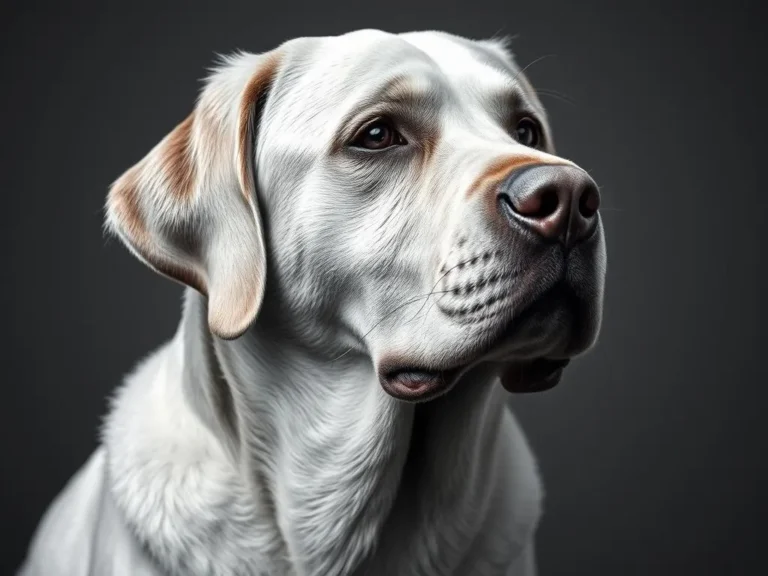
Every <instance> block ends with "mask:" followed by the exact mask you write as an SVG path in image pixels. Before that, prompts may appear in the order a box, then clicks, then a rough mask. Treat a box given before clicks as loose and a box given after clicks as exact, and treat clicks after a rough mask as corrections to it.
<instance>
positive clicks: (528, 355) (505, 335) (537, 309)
mask: <svg viewBox="0 0 768 576" xmlns="http://www.w3.org/2000/svg"><path fill="white" fill-rule="evenodd" d="M599 323H600V320H599V307H598V306H597V305H590V304H588V303H585V302H583V301H580V300H579V299H577V298H576V297H575V296H574V295H573V293H572V292H571V291H570V290H569V289H568V288H567V287H563V286H556V287H555V288H553V289H552V290H550V291H548V292H547V294H545V295H543V296H542V297H541V298H538V299H537V300H536V301H535V302H534V303H533V304H532V305H531V306H529V307H528V308H527V309H525V310H524V311H523V312H522V313H521V314H519V315H516V316H515V317H513V318H512V319H508V320H506V321H500V322H499V325H498V326H496V327H494V328H493V329H491V330H490V331H489V332H487V333H486V334H484V335H483V337H482V338H479V339H478V341H482V342H484V344H483V345H479V344H478V345H475V346H472V345H471V344H470V347H469V348H467V349H466V350H464V351H457V353H456V354H455V355H454V357H453V360H452V361H451V362H450V363H448V362H445V363H440V364H442V365H435V364H432V365H426V363H424V364H421V365H420V364H419V363H418V362H414V363H408V362H407V361H403V360H402V359H401V360H398V361H394V360H390V361H385V362H383V363H381V364H380V366H379V380H380V382H381V385H382V387H383V388H384V390H385V391H386V392H387V393H388V394H390V395H391V396H393V397H395V398H397V399H399V400H404V401H409V402H424V401H428V400H432V399H434V398H436V397H438V396H441V395H442V394H444V393H446V392H448V391H449V390H450V389H451V388H452V387H453V386H454V385H455V384H456V383H457V382H458V381H459V380H460V379H461V377H462V376H463V375H465V374H466V373H467V372H468V371H469V370H471V369H472V368H474V367H476V366H478V365H480V364H489V365H491V366H492V367H493V369H494V371H495V372H496V373H497V374H498V375H499V377H500V380H501V384H502V386H503V387H504V388H505V389H506V390H507V391H509V392H512V393H515V394H524V393H532V392H543V391H545V390H549V389H551V388H553V387H555V386H556V385H557V384H558V383H559V382H560V381H561V379H562V376H563V371H564V369H565V367H566V366H567V365H568V364H569V362H570V360H571V359H572V358H573V357H574V356H577V355H579V354H581V353H583V352H585V351H587V350H588V349H589V348H591V346H592V345H593V344H594V341H595V339H596V337H597V331H598V329H599Z"/></svg>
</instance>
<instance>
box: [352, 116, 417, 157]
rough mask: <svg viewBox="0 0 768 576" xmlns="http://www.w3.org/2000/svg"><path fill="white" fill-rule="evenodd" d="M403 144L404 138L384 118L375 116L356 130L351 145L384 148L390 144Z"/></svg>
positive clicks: (369, 148) (373, 148)
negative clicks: (374, 118)
mask: <svg viewBox="0 0 768 576" xmlns="http://www.w3.org/2000/svg"><path fill="white" fill-rule="evenodd" d="M403 144H405V139H404V138H403V137H402V136H401V135H400V133H399V132H398V131H397V130H395V127H394V126H393V125H392V122H391V121H390V120H388V119H386V118H377V119H376V120H374V121H373V122H371V123H370V124H366V125H365V127H364V128H363V129H362V130H360V132H358V134H357V136H355V139H354V140H353V141H352V146H355V147H356V148H365V149H366V150H384V149H385V148H389V147H390V146H398V145H403Z"/></svg>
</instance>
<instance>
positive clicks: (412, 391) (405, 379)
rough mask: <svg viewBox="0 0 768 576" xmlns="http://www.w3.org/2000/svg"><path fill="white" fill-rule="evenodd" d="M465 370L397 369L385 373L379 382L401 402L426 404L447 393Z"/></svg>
mask: <svg viewBox="0 0 768 576" xmlns="http://www.w3.org/2000/svg"><path fill="white" fill-rule="evenodd" d="M465 368H466V365H463V366H459V367H456V368H450V369H447V370H431V369H426V368H422V367H413V366H407V367H396V368H390V369H387V370H385V371H383V372H382V373H381V375H380V377H379V380H380V381H381V385H382V387H383V388H384V390H385V391H386V392H388V393H389V394H390V395H391V396H394V397H395V398H397V399H399V400H407V401H411V402H424V401H427V400H432V399H434V398H436V397H437V396H440V395H441V394H443V393H444V392H447V391H448V389H450V388H451V386H453V384H454V383H455V381H456V379H457V377H458V376H459V375H460V374H461V373H462V372H463V371H464V369H465Z"/></svg>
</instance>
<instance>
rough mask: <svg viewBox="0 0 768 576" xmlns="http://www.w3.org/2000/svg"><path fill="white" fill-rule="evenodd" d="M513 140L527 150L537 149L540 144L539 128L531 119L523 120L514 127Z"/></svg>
mask: <svg viewBox="0 0 768 576" xmlns="http://www.w3.org/2000/svg"><path fill="white" fill-rule="evenodd" d="M513 136H514V138H515V140H517V141H518V142H520V144H522V145H523V146H528V148H538V147H539V145H540V144H541V140H542V137H541V126H540V125H539V123H538V122H536V120H533V119H532V118H523V119H521V120H520V121H519V122H518V123H517V126H515V132H514V134H513Z"/></svg>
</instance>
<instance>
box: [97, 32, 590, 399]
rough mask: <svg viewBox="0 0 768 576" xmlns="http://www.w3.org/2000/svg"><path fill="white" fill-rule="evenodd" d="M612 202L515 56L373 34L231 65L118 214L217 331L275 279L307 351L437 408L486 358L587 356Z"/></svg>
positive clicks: (134, 183)
mask: <svg viewBox="0 0 768 576" xmlns="http://www.w3.org/2000/svg"><path fill="white" fill-rule="evenodd" d="M599 202H600V197H599V193H598V190H597V186H596V185H595V183H594V182H593V180H592V179H591V178H590V176H589V175H588V174H587V173H586V172H585V171H584V170H583V169H581V168H579V167H578V166H576V165H575V164H574V163H572V162H570V161H568V160H566V159H563V158H561V157H558V156H556V155H555V153H554V149H553V145H552V137H551V134H550V130H549V127H548V125H547V120H546V116H545V112H544V110H543V108H542V106H541V103H540V102H539V100H538V99H537V97H536V93H535V92H534V90H533V89H532V87H531V85H530V84H529V83H528V81H527V80H526V79H525V77H524V75H523V73H522V72H521V70H520V69H519V68H518V67H517V65H516V64H515V63H514V61H513V60H512V58H511V57H510V56H509V55H508V53H507V52H506V50H505V49H504V47H503V46H502V45H501V44H500V43H497V42H491V41H488V42H475V41H469V40H465V39H462V38H459V37H455V36H451V35H447V34H443V33H437V32H423V33H411V34H402V35H392V34H387V33H383V32H378V31H372V30H366V31H359V32H354V33H350V34H346V35H343V36H339V37H333V38H304V39H299V40H294V41H290V42H287V43H285V44H283V45H282V46H280V47H279V48H277V49H276V50H274V51H273V52H270V53H266V54H261V55H248V54H240V55H237V56H235V57H232V58H229V59H227V60H226V61H225V62H223V63H222V65H221V66H220V67H219V68H218V69H217V71H216V72H215V73H214V74H213V75H212V76H211V77H210V78H209V80H208V82H207V85H206V87H205V89H204V90H203V92H202V94H201V97H200V99H199V101H198V103H197V106H196V107H195V109H194V111H193V112H192V114H191V115H190V116H189V117H188V118H187V119H186V120H185V121H184V122H182V123H181V124H180V125H179V126H178V127H177V128H176V129H175V130H173V131H172V132H171V133H170V134H169V135H168V136H167V137H166V138H165V139H164V140H163V141H162V142H160V144H158V145H157V146H156V147H155V148H154V149H153V150H152V151H151V152H150V153H149V154H148V155H147V156H146V157H145V158H144V159H143V160H142V161H141V162H139V163H138V164H137V165H136V166H134V167H133V168H131V169H130V170H129V171H128V172H126V173H125V174H124V175H123V176H122V177H121V178H120V179H119V180H118V181H117V182H116V183H115V184H114V185H113V187H112V188H111V190H110V194H109V197H108V202H107V221H108V224H109V226H110V228H111V229H112V230H114V231H115V232H116V233H117V234H118V235H119V236H120V238H121V239H122V240H123V241H124V242H125V243H126V244H127V246H128V247H129V248H130V249H131V251H132V252H133V253H134V254H135V255H136V256H137V257H139V258H140V259H141V260H142V261H144V262H145V263H146V264H148V265H149V266H150V267H152V268H153V269H155V270H157V271H159V272H161V273H162V274H165V275H166V276H169V277H171V278H173V279H175V280H177V281H179V282H182V283H184V284H186V285H189V286H192V287H194V288H195V289H197V290H199V291H200V292H202V293H203V294H206V295H207V296H208V310H209V312H208V313H209V325H210V328H211V331H212V332H213V333H214V334H216V335H218V336H219V337H221V338H236V337H238V336H240V335H242V334H243V333H244V332H245V331H246V330H247V329H248V327H249V326H250V325H251V324H252V323H253V322H254V320H255V318H256V317H257V315H258V313H259V310H260V308H261V306H262V301H263V300H264V298H265V286H268V287H269V290H267V291H266V294H267V300H268V301H269V299H270V298H273V299H274V300H275V302H274V305H275V307H276V308H279V310H280V315H281V317H282V318H283V319H284V321H285V322H290V323H292V324H293V326H294V327H295V328H296V329H297V330H298V332H299V333H300V334H303V336H302V337H303V338H304V339H305V340H306V341H307V342H306V343H307V344H308V345H312V346H321V347H324V350H325V352H327V353H328V354H334V353H337V352H339V351H343V350H344V349H349V348H351V349H353V350H355V351H357V352H360V353H363V354H366V355H368V357H369V358H370V359H371V361H372V363H373V365H374V366H375V369H376V370H377V371H378V374H379V378H380V380H381V383H382V385H383V386H384V388H385V390H387V392H389V393H390V394H392V395H393V396H396V397H398V398H402V399H410V400H424V399H428V398H433V397H435V396H436V395H438V394H440V393H442V392H444V391H445V390H447V389H448V388H450V387H451V386H452V385H453V383H454V382H455V381H456V380H457V378H458V377H459V376H460V375H461V374H462V373H464V372H465V371H466V370H468V369H469V368H471V367H472V366H476V365H478V363H487V365H489V366H493V367H495V369H498V371H499V373H500V374H502V375H503V377H502V381H503V382H504V383H505V385H506V386H507V387H508V388H509V389H510V390H515V391H530V390H541V389H545V388H548V387H550V386H552V385H554V384H556V383H557V381H558V380H559V378H560V374H561V372H562V368H563V366H564V365H565V364H566V363H567V362H568V360H569V359H570V358H572V357H573V356H575V355H578V354H580V353H582V352H584V351H585V350H587V349H589V348H590V347H591V346H592V345H593V344H594V342H595V340H596V337H597V333H598V330H599V326H600V319H601V309H602V296H603V284H604V275H605V244H604V239H603V232H602V225H601V222H600V216H599V213H598V206H599ZM268 270H269V274H268V273H267V271H268Z"/></svg>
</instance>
